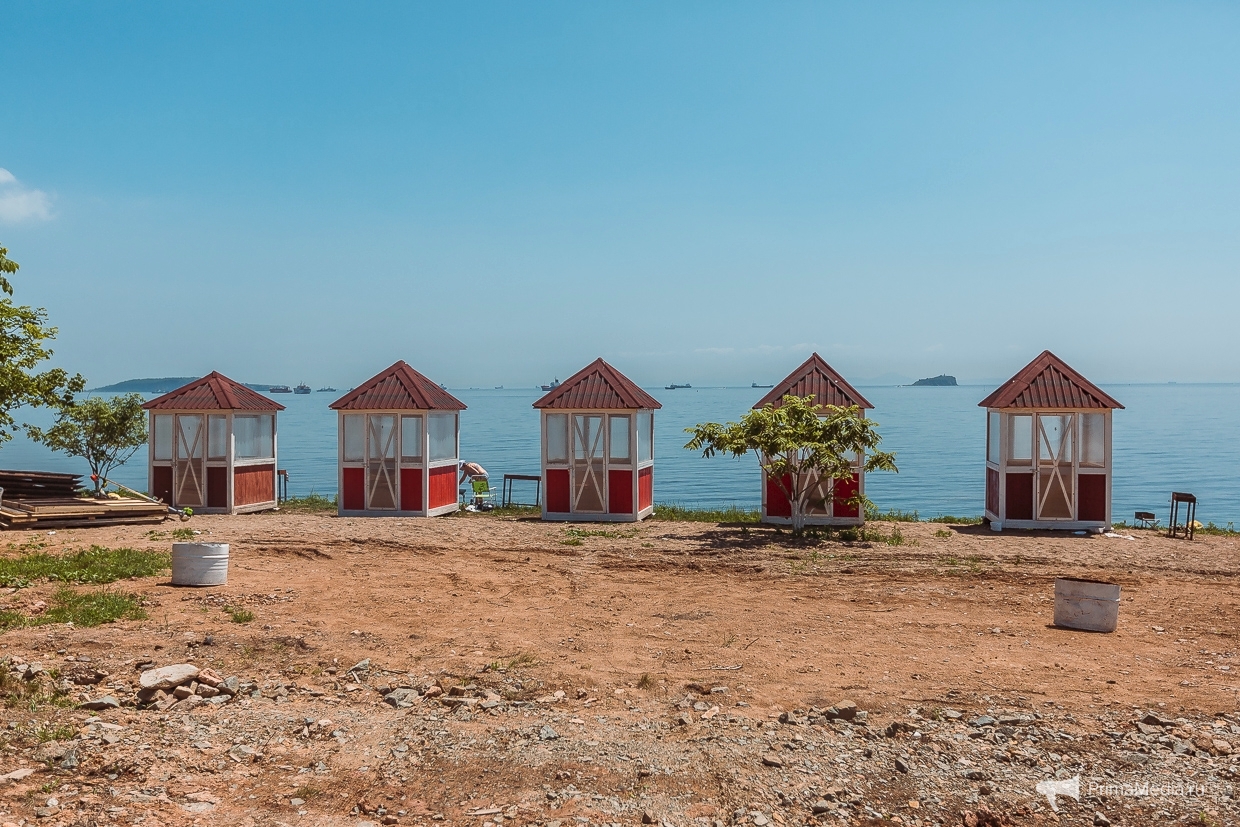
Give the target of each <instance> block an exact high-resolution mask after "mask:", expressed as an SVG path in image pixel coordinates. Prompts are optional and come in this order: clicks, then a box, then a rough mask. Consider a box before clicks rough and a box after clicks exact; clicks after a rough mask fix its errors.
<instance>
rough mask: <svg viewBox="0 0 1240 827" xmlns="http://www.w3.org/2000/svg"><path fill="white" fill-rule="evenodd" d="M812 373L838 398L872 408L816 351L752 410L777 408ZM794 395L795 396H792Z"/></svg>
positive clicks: (858, 405) (818, 400)
mask: <svg viewBox="0 0 1240 827" xmlns="http://www.w3.org/2000/svg"><path fill="white" fill-rule="evenodd" d="M814 372H817V373H818V374H820V375H821V376H822V378H823V379H824V380H826V382H827V384H828V385H831V386H834V387H835V389H836V390H837V391H838V392H839V394H840V396H841V397H843V399H844V400H846V401H848V402H849V403H850V404H853V405H856V406H857V407H859V408H873V407H874V405H872V404H871V403H870V401H869V400H868V399H866V398H865V397H864V396H862V395H861V393H860V391H858V390H857V389H856V388H854V387H853V386H852V385H851V384H850V383H849V381H848V380H847V379H845V378H844V377H843V375H842V374H841V373H840V372H839V371H838V370H836V369H835V368H833V367H831V365H830V364H829V363H828V362H827V360H826V359H823V358H822V357H821V356H819V355H818V353H817V351H815V352H814V353H812V354H810V357H809V358H808V359H806V360H805V361H804V362H802V363H801V364H800V365H798V366H797V367H796V368H795V369H794V370H793V371H792V372H791V373H789V374H788V375H787V376H785V377H784V378H783V379H782V380H780V381H779V382H777V383H775V386H774V387H773V388H772V389H771V390H770V391H768V392H767V393H766V395H765V396H763V397H762V398H761V399H759V400H758V402H757V403H756V404H755V405H754V408H761V407H764V406H766V405H773V406H775V407H778V406H779V405H780V404H781V402H782V400H783V398H784V397H785V396H788V395H790V393H791V391H792V390H793V388H795V387H796V386H797V385H798V384H801V383H802V382H804V381H805V380H806V379H808V378H809V377H810V376H811V375H812V374H813V373H814ZM793 395H796V394H793ZM814 401H815V402H817V403H818V404H821V405H829V404H832V403H830V402H828V401H825V400H822V399H815V400H814Z"/></svg>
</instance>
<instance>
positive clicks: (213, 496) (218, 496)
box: [207, 468, 228, 508]
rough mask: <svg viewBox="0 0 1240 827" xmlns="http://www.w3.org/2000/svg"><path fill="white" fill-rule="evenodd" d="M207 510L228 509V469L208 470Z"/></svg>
mask: <svg viewBox="0 0 1240 827" xmlns="http://www.w3.org/2000/svg"><path fill="white" fill-rule="evenodd" d="M207 508H228V469H227V468H208V469H207Z"/></svg>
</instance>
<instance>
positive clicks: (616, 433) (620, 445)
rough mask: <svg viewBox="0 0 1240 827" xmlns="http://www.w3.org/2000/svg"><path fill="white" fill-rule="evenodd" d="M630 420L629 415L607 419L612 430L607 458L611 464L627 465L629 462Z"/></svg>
mask: <svg viewBox="0 0 1240 827" xmlns="http://www.w3.org/2000/svg"><path fill="white" fill-rule="evenodd" d="M630 421H631V420H630V418H629V417H628V416H627V415H622V416H618V415H615V414H613V415H611V416H609V417H607V424H608V427H609V428H610V432H609V434H608V437H609V442H610V444H609V446H608V454H607V458H608V459H609V460H610V461H611V462H618V463H622V464H625V465H627V464H628V462H629V423H630Z"/></svg>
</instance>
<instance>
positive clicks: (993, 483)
mask: <svg viewBox="0 0 1240 827" xmlns="http://www.w3.org/2000/svg"><path fill="white" fill-rule="evenodd" d="M986 510H987V511H989V512H990V513H991V514H998V513H999V472H998V470H997V469H994V468H987V469H986Z"/></svg>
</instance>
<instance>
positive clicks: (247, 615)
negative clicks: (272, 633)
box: [224, 606, 254, 623]
mask: <svg viewBox="0 0 1240 827" xmlns="http://www.w3.org/2000/svg"><path fill="white" fill-rule="evenodd" d="M224 611H225V612H227V613H228V619H229V620H231V621H232V622H233V623H249V622H250V621H252V620H254V613H253V612H252V611H250V610H249V609H239V608H237V607H236V606H225V607H224Z"/></svg>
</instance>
